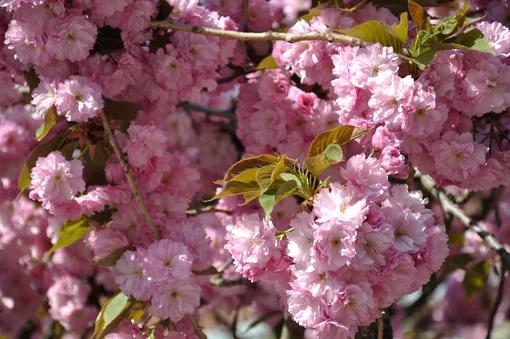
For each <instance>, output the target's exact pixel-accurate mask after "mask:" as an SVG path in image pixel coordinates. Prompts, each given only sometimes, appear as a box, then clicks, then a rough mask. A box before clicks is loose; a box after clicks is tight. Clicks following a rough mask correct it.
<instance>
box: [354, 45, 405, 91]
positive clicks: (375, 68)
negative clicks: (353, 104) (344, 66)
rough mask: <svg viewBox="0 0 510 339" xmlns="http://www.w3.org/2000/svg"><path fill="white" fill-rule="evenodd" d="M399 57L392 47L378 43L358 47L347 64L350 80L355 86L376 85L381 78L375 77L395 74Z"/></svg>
mask: <svg viewBox="0 0 510 339" xmlns="http://www.w3.org/2000/svg"><path fill="white" fill-rule="evenodd" d="M398 67H399V58H398V56H397V55H396V54H395V53H394V52H393V48H392V47H384V46H382V45H381V44H379V43H376V44H373V45H369V46H368V47H366V48H360V49H359V50H358V52H357V53H356V58H354V59H353V60H352V61H351V63H350V64H349V72H350V74H351V77H350V81H351V82H352V83H353V84H354V85H355V86H357V87H360V88H365V87H367V86H380V85H378V84H379V83H381V82H382V81H383V80H381V79H374V78H376V77H389V76H391V74H396V73H397V71H398Z"/></svg>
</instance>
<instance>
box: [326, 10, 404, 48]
mask: <svg viewBox="0 0 510 339" xmlns="http://www.w3.org/2000/svg"><path fill="white" fill-rule="evenodd" d="M333 30H334V31H335V32H339V33H343V34H346V35H349V36H352V37H355V38H358V39H361V40H364V41H366V42H371V43H377V42H378V43H380V44H381V45H383V46H386V47H393V50H394V51H395V53H400V52H402V50H403V45H404V44H405V43H406V42H407V34H408V20H407V13H402V14H401V15H400V23H399V24H398V25H397V24H395V25H392V26H389V25H388V24H387V23H385V22H383V21H377V20H369V21H365V22H364V23H362V24H359V25H357V26H355V27H353V28H351V29H333Z"/></svg>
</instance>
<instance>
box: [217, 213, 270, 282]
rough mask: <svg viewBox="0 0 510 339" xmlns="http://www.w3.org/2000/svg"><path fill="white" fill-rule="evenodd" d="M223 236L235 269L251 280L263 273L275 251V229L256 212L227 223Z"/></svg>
mask: <svg viewBox="0 0 510 339" xmlns="http://www.w3.org/2000/svg"><path fill="white" fill-rule="evenodd" d="M225 238H226V240H227V243H226V244H225V249H226V250H227V251H229V252H230V254H232V257H233V258H234V265H235V267H236V271H237V272H239V273H241V274H242V275H243V276H244V277H247V278H248V279H250V280H252V281H255V280H257V279H259V278H260V277H261V276H262V275H263V274H264V270H265V268H266V265H267V263H268V262H269V260H270V259H271V256H272V255H273V254H274V253H275V251H277V248H276V246H277V240H276V229H275V228H274V226H273V224H272V222H271V221H270V220H268V219H267V218H263V219H261V218H260V216H259V215H258V214H250V215H246V214H245V215H243V216H242V218H240V220H238V221H237V222H236V223H235V224H234V225H228V226H227V235H226V237H225Z"/></svg>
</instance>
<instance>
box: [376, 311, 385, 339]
mask: <svg viewBox="0 0 510 339" xmlns="http://www.w3.org/2000/svg"><path fill="white" fill-rule="evenodd" d="M383 335H384V322H383V318H382V316H381V317H380V318H379V319H377V339H383Z"/></svg>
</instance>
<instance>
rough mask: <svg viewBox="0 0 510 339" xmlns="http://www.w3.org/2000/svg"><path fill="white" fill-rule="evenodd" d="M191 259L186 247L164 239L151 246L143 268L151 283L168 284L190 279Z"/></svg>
mask: <svg viewBox="0 0 510 339" xmlns="http://www.w3.org/2000/svg"><path fill="white" fill-rule="evenodd" d="M191 259H192V257H191V255H190V254H189V251H188V249H187V247H186V246H184V245H183V244H181V243H178V242H174V241H171V240H168V239H162V240H159V241H157V242H155V243H153V244H152V245H150V246H149V248H148V249H147V257H146V258H145V259H144V264H143V267H144V269H145V272H146V274H147V276H148V277H149V278H148V279H149V280H150V281H151V282H157V283H166V282H172V281H176V280H182V279H186V278H188V277H189V276H190V275H191V263H192V261H191Z"/></svg>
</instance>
